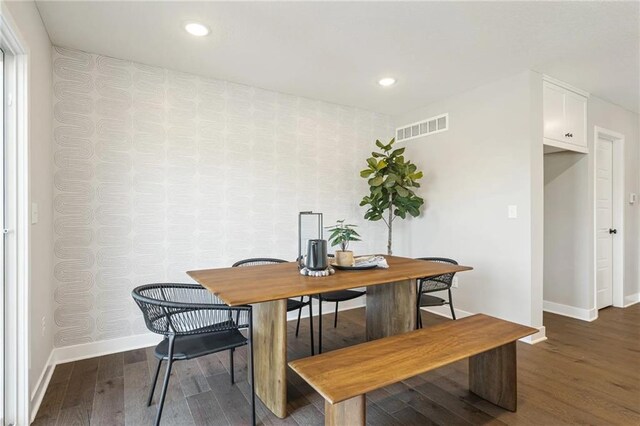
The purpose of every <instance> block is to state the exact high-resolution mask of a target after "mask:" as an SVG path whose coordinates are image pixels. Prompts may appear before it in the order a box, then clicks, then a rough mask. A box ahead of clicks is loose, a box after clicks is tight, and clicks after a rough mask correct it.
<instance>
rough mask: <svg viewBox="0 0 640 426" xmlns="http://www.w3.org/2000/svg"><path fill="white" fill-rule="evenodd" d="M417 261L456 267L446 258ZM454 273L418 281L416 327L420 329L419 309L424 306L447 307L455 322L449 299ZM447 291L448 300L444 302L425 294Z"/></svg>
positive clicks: (425, 258)
mask: <svg viewBox="0 0 640 426" xmlns="http://www.w3.org/2000/svg"><path fill="white" fill-rule="evenodd" d="M417 260H426V261H429V262H440V263H450V264H452V265H457V264H458V262H456V261H455V260H453V259H447V258H446V257H419V258H417ZM455 274H456V273H455V272H452V273H450V274H442V275H438V276H436V277H428V278H421V279H419V280H417V281H418V302H417V303H418V309H417V321H416V327H417V328H422V315H420V313H421V311H420V308H421V307H424V306H442V305H449V308H451V317H452V318H453V319H454V320H455V319H456V313H455V311H454V309H453V299H452V297H451V285H452V284H453V276H454V275H455ZM444 290H447V292H448V293H449V300H445V299H443V298H441V297H436V296H431V295H428V294H427V293H434V292H436V291H444Z"/></svg>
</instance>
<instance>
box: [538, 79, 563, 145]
mask: <svg viewBox="0 0 640 426" xmlns="http://www.w3.org/2000/svg"><path fill="white" fill-rule="evenodd" d="M543 103H544V105H543V108H542V109H543V111H544V114H543V116H544V137H545V138H548V139H555V140H557V141H562V142H566V141H567V140H566V138H565V137H564V134H565V133H566V131H564V130H565V129H564V128H565V124H564V123H565V119H564V90H563V89H561V88H560V87H558V86H554V85H551V84H548V83H546V82H545V83H544V89H543Z"/></svg>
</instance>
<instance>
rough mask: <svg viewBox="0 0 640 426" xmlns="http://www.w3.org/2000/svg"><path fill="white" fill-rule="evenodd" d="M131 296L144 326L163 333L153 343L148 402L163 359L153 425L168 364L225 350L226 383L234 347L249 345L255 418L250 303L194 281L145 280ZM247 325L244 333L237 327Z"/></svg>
mask: <svg viewBox="0 0 640 426" xmlns="http://www.w3.org/2000/svg"><path fill="white" fill-rule="evenodd" d="M131 295H132V296H133V299H134V300H135V302H136V303H137V304H138V306H139V307H140V310H141V311H142V314H143V316H144V321H145V323H146V325H147V328H148V329H149V330H150V331H152V332H154V333H157V334H161V335H163V336H165V338H164V339H163V340H162V342H160V343H159V344H158V345H157V346H156V348H155V356H156V358H158V366H157V368H156V372H155V375H154V377H153V382H152V384H151V392H150V393H149V399H148V401H147V406H149V405H151V401H152V399H153V394H154V391H155V388H156V382H157V381H158V374H159V373H160V367H161V366H162V361H165V360H166V361H167V362H168V363H167V372H166V375H165V376H164V383H163V385H162V393H161V395H160V401H159V403H158V412H157V415H156V421H155V425H156V426H157V425H159V424H160V418H161V417H162V409H163V407H164V401H165V397H166V395H167V388H168V386H169V378H170V376H171V367H172V364H173V363H174V362H175V361H182V360H187V359H192V358H197V357H200V356H204V355H209V354H212V353H216V352H221V351H224V350H228V351H229V355H230V356H229V358H230V364H231V365H230V372H231V374H230V375H231V383H233V382H234V374H233V352H234V351H235V349H236V348H237V347H240V346H244V345H248V346H249V357H250V362H249V366H248V368H249V378H250V382H251V410H252V422H253V424H254V425H255V423H256V418H255V416H256V411H255V391H254V380H253V345H252V338H253V335H252V334H253V331H252V330H253V328H252V315H251V307H250V306H240V307H229V306H227V305H226V304H224V303H223V302H222V301H221V300H220V299H218V298H217V297H216V296H214V295H213V294H212V293H211V292H209V291H208V290H206V289H205V288H203V287H201V286H200V285H198V284H174V283H162V284H147V285H143V286H140V287H137V288H135V289H134V290H133V292H132V294H131ZM243 328H246V329H247V337H245V336H244V335H243V334H242V333H241V332H240V329H243Z"/></svg>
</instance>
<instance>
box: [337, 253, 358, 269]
mask: <svg viewBox="0 0 640 426" xmlns="http://www.w3.org/2000/svg"><path fill="white" fill-rule="evenodd" d="M336 264H337V265H338V266H353V264H354V260H353V252H352V251H351V250H345V251H342V250H336Z"/></svg>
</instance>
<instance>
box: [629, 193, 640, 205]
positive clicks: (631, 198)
mask: <svg viewBox="0 0 640 426" xmlns="http://www.w3.org/2000/svg"><path fill="white" fill-rule="evenodd" d="M636 201H638V194H636V193H635V192H632V193H631V194H629V204H635V203H636Z"/></svg>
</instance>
